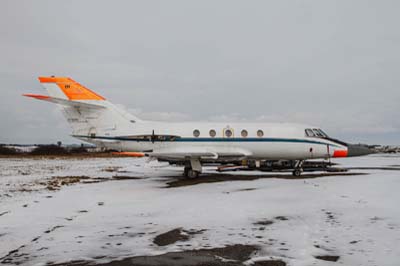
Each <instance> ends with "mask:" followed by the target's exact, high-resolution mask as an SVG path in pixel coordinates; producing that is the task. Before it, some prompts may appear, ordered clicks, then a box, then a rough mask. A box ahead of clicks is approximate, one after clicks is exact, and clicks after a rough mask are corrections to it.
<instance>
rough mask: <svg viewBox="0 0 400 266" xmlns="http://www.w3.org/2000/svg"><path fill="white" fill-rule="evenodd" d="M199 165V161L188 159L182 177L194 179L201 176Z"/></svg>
mask: <svg viewBox="0 0 400 266" xmlns="http://www.w3.org/2000/svg"><path fill="white" fill-rule="evenodd" d="M201 170H202V167H201V163H200V160H199V159H190V161H188V162H187V163H186V165H185V168H184V172H183V175H184V176H186V177H188V178H196V177H198V176H199V175H200V174H201Z"/></svg>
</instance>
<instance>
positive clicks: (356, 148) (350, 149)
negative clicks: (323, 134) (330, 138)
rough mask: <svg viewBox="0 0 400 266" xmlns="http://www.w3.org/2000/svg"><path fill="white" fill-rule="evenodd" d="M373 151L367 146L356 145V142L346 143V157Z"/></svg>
mask: <svg viewBox="0 0 400 266" xmlns="http://www.w3.org/2000/svg"><path fill="white" fill-rule="evenodd" d="M372 153H374V152H373V151H372V150H371V149H369V148H368V147H365V146H362V145H357V144H348V146H347V157H354V156H363V155H368V154H372Z"/></svg>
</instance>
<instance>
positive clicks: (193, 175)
mask: <svg viewBox="0 0 400 266" xmlns="http://www.w3.org/2000/svg"><path fill="white" fill-rule="evenodd" d="M199 174H200V173H199V172H197V171H194V170H193V169H190V170H189V171H188V173H187V177H189V178H196V177H198V176H199Z"/></svg>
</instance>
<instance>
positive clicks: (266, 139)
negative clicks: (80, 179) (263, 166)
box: [73, 135, 340, 147]
mask: <svg viewBox="0 0 400 266" xmlns="http://www.w3.org/2000/svg"><path fill="white" fill-rule="evenodd" d="M73 137H77V138H87V139H107V140H119V141H137V142H152V141H153V142H290V143H310V144H320V145H329V146H334V147H340V146H338V145H336V144H332V143H324V142H320V141H315V140H308V139H289V138H182V137H178V138H175V139H173V140H160V139H154V140H151V139H143V138H133V137H129V138H128V137H105V136H95V137H89V136H80V135H73Z"/></svg>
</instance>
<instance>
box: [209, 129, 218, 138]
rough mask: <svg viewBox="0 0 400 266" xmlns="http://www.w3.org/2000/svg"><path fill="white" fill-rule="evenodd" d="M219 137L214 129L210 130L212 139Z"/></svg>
mask: <svg viewBox="0 0 400 266" xmlns="http://www.w3.org/2000/svg"><path fill="white" fill-rule="evenodd" d="M216 135H217V132H215V130H214V129H211V130H210V137H212V138H214V137H215V136H216Z"/></svg>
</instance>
